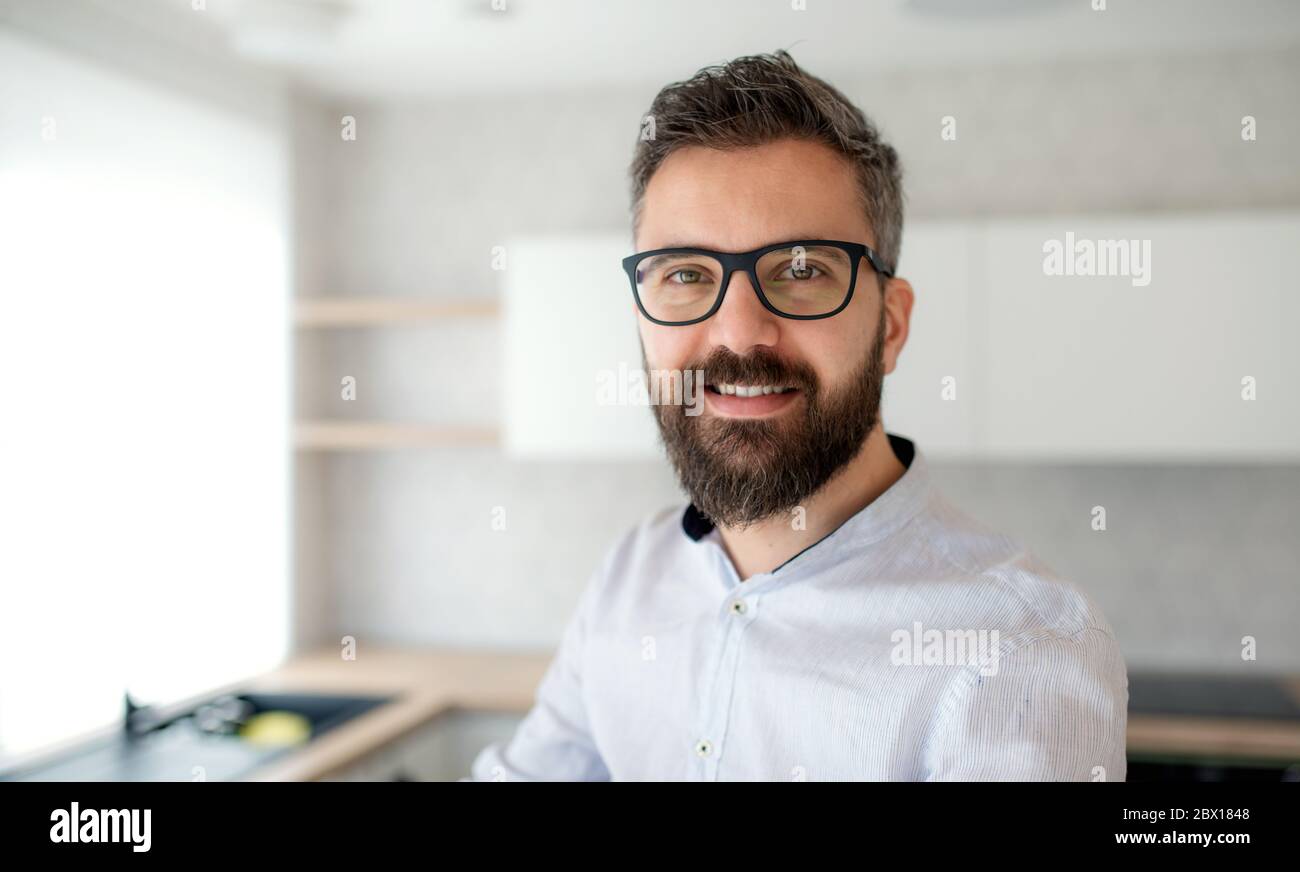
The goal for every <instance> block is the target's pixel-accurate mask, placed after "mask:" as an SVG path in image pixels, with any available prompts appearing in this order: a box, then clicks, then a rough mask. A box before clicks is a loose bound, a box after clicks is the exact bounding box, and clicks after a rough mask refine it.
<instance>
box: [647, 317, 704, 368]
mask: <svg viewBox="0 0 1300 872" xmlns="http://www.w3.org/2000/svg"><path fill="white" fill-rule="evenodd" d="M701 335H702V334H701V333H700V331H699V329H698V328H697V327H664V326H663V325H661V324H652V323H650V322H649V321H646V320H645V319H644V318H642V319H641V343H642V345H644V346H645V356H646V360H647V362H648V363H649V364H650V366H651V368H653V369H685V368H686V365H687V364H688V363H692V362H698V361H700V360H701V359H702V358H703V357H704V355H705V354H706V353H707V351H708V349H707V348H700V347H698V345H699V337H700V336H701Z"/></svg>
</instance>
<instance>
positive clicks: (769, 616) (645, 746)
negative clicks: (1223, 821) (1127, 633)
mask: <svg viewBox="0 0 1300 872" xmlns="http://www.w3.org/2000/svg"><path fill="white" fill-rule="evenodd" d="M889 441H890V444H891V446H892V447H893V450H894V453H895V454H896V455H897V456H898V458H899V460H900V461H902V462H903V464H904V465H905V466H906V467H907V471H906V472H905V473H904V475H903V476H902V477H901V478H900V479H899V480H898V481H897V482H895V483H894V484H893V486H892V487H890V488H889V489H888V490H887V491H886V492H885V493H884V494H882V495H881V496H880V497H879V498H877V499H876V500H875V501H873V502H872V503H871V504H870V505H868V506H867V507H866V508H864V509H862V510H861V511H860V512H858V513H857V514H856V515H854V516H853V517H851V518H849V520H847V521H846V522H845V523H843V524H842V525H841V526H840V527H838V528H837V529H836V530H834V531H833V532H832V533H830V534H829V535H827V536H826V537H824V538H822V539H821V540H819V541H818V542H817V543H815V544H813V545H811V546H810V547H808V548H806V549H804V550H803V551H801V552H799V553H798V554H796V555H795V556H794V557H792V558H790V559H789V560H787V561H786V562H785V563H784V564H782V565H781V566H779V567H777V568H776V569H774V570H772V571H771V572H764V573H759V574H757V575H754V576H751V577H750V578H749V579H747V580H746V581H744V582H742V581H741V580H740V578H739V577H738V576H737V573H736V571H735V568H734V566H733V565H732V563H731V560H730V558H729V557H728V556H727V554H726V552H725V550H724V548H723V546H722V542H721V540H720V538H719V533H718V531H717V529H715V528H714V527H713V526H712V525H711V524H710V523H709V522H708V521H707V520H706V519H704V518H703V517H702V516H701V515H700V514H699V512H698V511H697V510H696V509H695V507H694V506H693V505H689V504H688V505H687V506H685V508H683V507H681V506H676V507H673V508H671V509H668V510H665V511H662V512H660V513H658V514H656V515H654V516H652V517H650V518H648V519H646V520H645V521H643V522H642V523H641V524H639V525H638V526H636V527H634V528H633V529H631V530H629V531H628V532H627V533H626V534H625V535H624V536H623V537H622V538H621V539H620V540H619V541H618V542H617V543H616V544H615V545H614V546H613V547H612V548H611V549H610V550H609V551H608V553H607V554H606V556H605V558H604V560H603V561H602V563H601V565H600V566H599V567H597V569H596V571H595V572H594V573H593V575H592V576H591V578H590V580H589V581H588V582H587V585H586V587H585V589H584V591H583V593H582V596H581V599H580V601H579V604H578V607H577V610H576V612H575V614H574V615H573V617H572V619H571V621H570V623H569V625H568V627H567V628H566V630H565V632H564V636H563V639H562V641H561V643H560V647H559V650H558V652H557V654H556V656H555V659H554V660H553V661H552V663H551V664H550V666H549V668H548V670H547V672H546V674H545V676H544V678H543V680H542V682H541V684H540V686H539V688H538V690H537V695H536V699H535V701H534V704H533V707H532V709H531V710H530V711H529V712H528V714H527V715H526V716H525V717H524V719H523V720H522V721H521V722H520V724H519V726H518V728H517V730H516V732H515V733H514V735H513V736H512V737H511V738H510V740H509V741H504V742H497V743H494V744H492V745H489V746H488V747H486V748H484V749H483V750H482V751H481V752H480V753H479V755H478V756H477V758H476V759H475V760H474V763H473V766H472V771H471V776H470V778H472V779H473V780H483V781H493V780H496V781H523V780H611V779H612V780H620V781H642V780H689V781H731V780H785V781H805V780H806V781H835V780H933V781H944V780H1040V779H1042V780H1070V781H1074V780H1080V781H1082V780H1091V781H1102V780H1105V781H1123V780H1124V777H1125V769H1126V767H1125V753H1124V733H1125V726H1126V712H1127V707H1128V679H1127V675H1126V672H1125V667H1124V662H1123V659H1122V658H1121V656H1120V651H1119V646H1118V645H1117V644H1116V641H1115V636H1114V633H1113V632H1112V630H1111V628H1110V625H1109V624H1108V623H1107V621H1106V619H1105V618H1104V617H1103V616H1102V614H1101V613H1100V611H1098V609H1097V607H1096V605H1094V604H1093V603H1092V602H1091V600H1089V598H1088V597H1087V596H1086V595H1085V594H1084V593H1083V592H1082V591H1080V590H1079V589H1078V588H1077V587H1075V586H1073V585H1072V584H1070V583H1068V582H1066V581H1064V580H1062V579H1060V578H1058V577H1056V576H1055V575H1054V574H1053V573H1052V571H1051V570H1050V569H1049V568H1048V567H1046V566H1044V565H1043V564H1042V563H1041V562H1039V561H1038V560H1037V559H1035V558H1034V556H1033V555H1032V554H1030V553H1029V552H1028V551H1026V550H1025V549H1024V548H1023V547H1021V546H1020V545H1019V544H1017V543H1016V542H1015V541H1013V540H1011V539H1009V538H1007V537H1005V536H1002V535H999V534H997V533H995V532H993V531H992V530H989V529H987V528H986V527H984V526H983V525H981V524H979V523H978V522H976V521H975V520H973V519H972V518H970V517H969V516H967V515H965V514H963V513H962V512H960V511H959V510H957V509H956V508H954V507H953V506H952V505H951V504H950V503H949V502H947V501H946V500H945V499H944V497H943V496H942V495H941V494H940V493H939V492H938V491H937V490H936V489H935V487H934V485H933V483H932V481H931V477H930V473H929V470H928V468H927V464H926V459H925V457H924V456H923V454H922V453H921V452H920V451H919V450H918V449H917V448H916V446H915V445H914V444H913V443H912V442H911V441H910V440H908V439H905V438H903V437H900V436H897V435H893V434H890V435H889ZM466 780H468V779H466Z"/></svg>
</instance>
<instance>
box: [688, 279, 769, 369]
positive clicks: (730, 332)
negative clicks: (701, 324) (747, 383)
mask: <svg viewBox="0 0 1300 872" xmlns="http://www.w3.org/2000/svg"><path fill="white" fill-rule="evenodd" d="M780 321H781V318H780V316H778V315H775V314H773V313H772V312H769V311H768V310H767V309H766V308H765V307H764V306H763V301H762V300H760V299H759V298H758V294H757V293H756V292H755V291H754V283H753V282H751V281H750V279H749V274H748V273H746V272H745V271H744V270H736V271H735V272H733V273H732V274H731V282H730V284H728V285H727V293H726V296H724V297H723V298H722V305H721V306H719V307H718V311H716V312H714V313H713V316H712V317H710V318H709V319H708V321H706V322H705V323H707V324H708V325H709V340H710V342H712V344H714V345H725V346H727V348H729V349H731V350H732V351H733V352H734V353H736V354H738V355H741V356H742V357H743V356H744V355H745V354H746V353H747V352H748V351H749V349H751V348H753V347H754V346H756V345H768V346H771V345H775V344H776V341H777V338H778V337H779V336H780V333H781V325H780Z"/></svg>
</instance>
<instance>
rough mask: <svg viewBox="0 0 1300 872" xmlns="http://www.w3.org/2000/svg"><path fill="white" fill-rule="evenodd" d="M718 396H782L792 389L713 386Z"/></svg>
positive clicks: (756, 386)
mask: <svg viewBox="0 0 1300 872" xmlns="http://www.w3.org/2000/svg"><path fill="white" fill-rule="evenodd" d="M714 387H716V388H717V389H718V393H720V394H732V395H734V396H737V397H757V396H762V395H763V394H783V393H785V392H786V391H788V390H793V388H788V387H784V386H777V385H729V384H720V385H714Z"/></svg>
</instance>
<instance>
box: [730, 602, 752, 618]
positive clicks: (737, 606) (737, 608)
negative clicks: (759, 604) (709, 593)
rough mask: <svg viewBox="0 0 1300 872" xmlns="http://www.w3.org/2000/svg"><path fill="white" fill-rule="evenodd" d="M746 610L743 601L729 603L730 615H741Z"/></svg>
mask: <svg viewBox="0 0 1300 872" xmlns="http://www.w3.org/2000/svg"><path fill="white" fill-rule="evenodd" d="M746 608H748V607H747V606H746V605H745V601H744V600H743V599H738V600H732V601H731V611H732V614H736V615H743V614H744V613H745V609H746Z"/></svg>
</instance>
